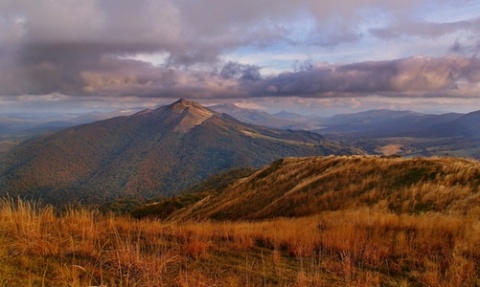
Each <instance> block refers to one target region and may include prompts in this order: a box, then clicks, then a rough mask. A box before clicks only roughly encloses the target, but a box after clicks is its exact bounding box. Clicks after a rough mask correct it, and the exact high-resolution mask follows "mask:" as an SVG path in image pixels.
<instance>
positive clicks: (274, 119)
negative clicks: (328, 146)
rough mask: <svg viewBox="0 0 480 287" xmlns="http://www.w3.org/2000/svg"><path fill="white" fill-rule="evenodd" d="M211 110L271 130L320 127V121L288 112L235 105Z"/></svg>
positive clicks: (215, 107)
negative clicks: (271, 112)
mask: <svg viewBox="0 0 480 287" xmlns="http://www.w3.org/2000/svg"><path fill="white" fill-rule="evenodd" d="M209 108H210V109H212V110H214V111H216V112H219V113H225V114H228V115H230V116H232V117H234V118H236V119H238V120H239V121H242V122H245V123H249V124H254V125H261V126H266V127H270V128H278V129H297V130H312V129H315V128H319V127H320V124H319V123H318V121H316V120H315V119H313V118H308V117H304V116H302V115H299V114H295V113H290V112H287V111H281V112H279V113H276V114H269V113H267V112H264V111H261V110H256V109H246V108H240V107H238V106H237V105H235V104H220V105H215V106H210V107H209Z"/></svg>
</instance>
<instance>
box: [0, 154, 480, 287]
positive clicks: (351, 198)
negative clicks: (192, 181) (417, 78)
mask: <svg viewBox="0 0 480 287" xmlns="http://www.w3.org/2000/svg"><path fill="white" fill-rule="evenodd" d="M251 172H252V171H251V170H236V171H231V172H228V173H223V174H220V175H216V176H215V177H212V178H210V179H209V180H207V181H205V182H203V183H202V184H200V185H197V186H196V187H195V188H193V189H191V190H190V191H191V192H190V193H185V194H182V195H181V196H178V197H173V198H170V199H168V200H167V201H163V203H162V204H163V206H161V207H162V208H161V209H160V210H163V211H168V210H167V209H166V208H171V210H173V213H172V214H171V215H170V220H158V219H154V220H152V219H150V218H144V219H133V218H131V217H129V216H114V215H111V214H106V215H105V214H102V213H100V212H98V210H96V209H85V208H81V209H73V208H71V207H70V208H67V209H66V210H64V211H62V212H58V211H56V210H55V209H54V208H52V207H51V206H43V205H40V204H37V203H32V202H25V201H22V200H12V199H0V229H1V230H2V235H1V236H0V242H1V244H0V255H2V256H0V286H120V287H123V286H125V287H127V286H128V287H130V286H139V287H140V286H178V287H185V286H222V287H223V286H225V287H228V286H296V287H306V286H358V287H363V286H364V287H366V286H389V287H400V286H413V287H431V286H449V287H461V286H479V285H480V268H479V266H480V251H479V248H478V242H479V241H480V222H479V220H478V218H479V216H480V209H479V207H478V206H479V203H480V195H479V188H480V182H479V181H480V168H479V164H478V162H475V161H468V160H460V159H453V158H442V159H424V158H416V159H401V158H378V157H359V156H353V157H333V156H332V157H330V156H329V157H307V158H286V159H282V160H278V161H275V162H274V163H272V164H270V165H268V166H266V167H264V168H262V169H260V170H258V171H256V172H255V173H253V174H252V173H251ZM162 204H160V205H162ZM168 204H170V205H168ZM149 206H155V204H154V203H153V202H150V203H149ZM185 206H187V207H185ZM175 209H176V211H175ZM151 215H152V214H150V216H151ZM302 215H305V216H302Z"/></svg>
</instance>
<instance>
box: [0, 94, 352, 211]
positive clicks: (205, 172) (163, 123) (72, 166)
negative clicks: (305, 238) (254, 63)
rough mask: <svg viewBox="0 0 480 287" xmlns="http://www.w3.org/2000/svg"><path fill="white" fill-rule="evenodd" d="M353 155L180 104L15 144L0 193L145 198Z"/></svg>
mask: <svg viewBox="0 0 480 287" xmlns="http://www.w3.org/2000/svg"><path fill="white" fill-rule="evenodd" d="M359 152H361V151H359V150H358V149H354V148H351V147H349V146H345V145H341V144H338V143H335V142H332V141H329V140H326V139H325V138H324V137H322V136H320V135H318V134H315V133H310V132H303V131H288V130H287V131H283V130H275V129H269V128H262V127H259V126H251V125H248V124H244V123H242V122H239V121H238V120H235V119H233V118H232V117H230V116H228V115H225V114H219V113H216V112H214V111H212V110H209V109H207V108H205V107H203V106H201V105H200V104H198V103H195V102H191V101H187V100H184V99H181V100H179V101H177V102H175V103H173V104H171V105H168V106H163V107H160V108H158V109H155V110H144V111H141V112H138V113H136V114H134V115H131V116H123V117H116V118H113V119H108V120H104V121H98V122H95V123H92V124H86V125H81V126H76V127H73V128H69V129H65V130H63V131H60V132H57V133H55V134H53V135H49V136H44V137H41V138H36V139H33V140H30V141H27V142H25V143H23V144H21V145H19V146H17V147H15V148H14V149H12V150H10V151H9V152H8V153H5V154H3V155H1V158H0V162H1V167H0V190H1V194H3V195H5V194H10V195H12V196H21V197H26V198H42V200H43V201H45V202H47V203H55V204H65V203H70V202H83V203H102V202H105V201H107V200H112V199H116V198H119V197H127V196H129V197H134V198H139V199H146V198H151V197H154V196H158V195H168V194H175V193H177V192H179V191H180V190H182V189H184V188H186V187H187V186H189V185H191V184H193V183H196V182H199V181H200V180H202V179H204V178H207V177H208V176H210V175H212V174H215V173H217V172H219V171H224V170H228V169H232V168H237V167H260V166H263V165H265V164H267V163H269V162H272V161H273V160H276V159H279V158H282V157H286V156H312V155H329V154H353V153H359Z"/></svg>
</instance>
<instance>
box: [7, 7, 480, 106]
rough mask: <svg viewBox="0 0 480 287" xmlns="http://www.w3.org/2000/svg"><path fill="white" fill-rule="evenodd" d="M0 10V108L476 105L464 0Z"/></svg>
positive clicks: (477, 87) (478, 77)
mask: <svg viewBox="0 0 480 287" xmlns="http://www.w3.org/2000/svg"><path fill="white" fill-rule="evenodd" d="M72 13H75V17H69V16H70V15H71V14H72ZM0 18H1V19H2V21H0V32H1V33H0V113H7V112H12V111H13V112H18V113H49V112H55V111H64V112H65V113H86V112H89V111H101V112H105V111H114V110H119V109H129V108H137V107H141V108H152V107H155V106H160V105H165V104H168V103H170V102H172V101H173V100H172V99H176V98H182V97H183V98H188V99H191V100H194V101H197V102H199V103H201V104H203V105H211V104H216V103H219V104H220V103H234V104H237V105H239V106H240V107H245V108H257V109H261V110H265V111H267V112H269V113H275V111H277V112H278V111H281V110H287V111H291V112H295V113H300V114H305V115H309V114H310V115H311V114H320V115H334V114H339V113H356V112H361V111H367V110H372V109H390V110H412V111H416V112H421V113H443V112H459V113H468V112H472V111H476V110H480V101H479V99H480V73H479V72H478V71H480V59H479V58H478V50H479V48H480V37H479V36H478V35H479V33H478V32H480V25H479V23H480V3H479V2H476V1H471V0H461V1H455V2H454V3H450V2H449V1H444V0H423V1H410V0H408V1H402V2H401V3H399V2H393V1H367V0H361V1H347V2H342V3H339V2H338V1H332V0H325V1H321V2H319V1H313V0H302V1H297V2H294V3H289V2H281V3H279V2H276V1H272V0H268V1H267V2H262V3H260V4H259V3H257V2H255V1H237V0H235V1H229V2H228V3H225V2H222V1H218V0H203V1H190V0H189V1H184V2H176V1H171V0H151V1H145V2H140V3H139V2H136V1H131V0H121V1H118V0H117V1H113V0H95V1H88V2H85V1H80V0H73V1H68V2H62V3H54V2H47V3H34V2H31V1H11V0H7V1H3V2H1V3H0Z"/></svg>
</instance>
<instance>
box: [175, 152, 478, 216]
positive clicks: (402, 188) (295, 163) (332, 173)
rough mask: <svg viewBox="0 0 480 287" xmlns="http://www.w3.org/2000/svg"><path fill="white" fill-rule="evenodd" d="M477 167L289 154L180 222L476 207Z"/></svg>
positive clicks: (186, 212)
mask: <svg viewBox="0 0 480 287" xmlns="http://www.w3.org/2000/svg"><path fill="white" fill-rule="evenodd" d="M479 189H480V164H478V162H476V161H469V160H462V159H453V158H414V159H403V158H380V157H363V156H352V157H335V156H328V157H308V158H286V159H281V160H278V161H275V162H274V163H272V164H270V165H268V166H266V167H264V168H262V169H260V170H258V171H257V172H255V173H254V174H253V175H251V176H249V177H246V178H243V179H240V180H236V181H232V183H231V184H230V186H229V187H228V188H226V189H224V190H223V191H222V192H220V193H209V194H207V195H206V196H204V197H203V198H199V200H200V199H201V200H200V201H198V202H196V203H195V204H192V205H190V206H189V207H188V208H183V209H180V210H177V211H176V212H174V213H172V214H171V215H170V218H175V219H216V220H260V219H267V218H274V217H298V216H309V215H314V214H319V213H320V212H324V211H335V210H347V209H352V208H361V207H365V206H368V207H371V208H381V209H386V210H388V211H390V212H394V213H409V214H415V213H423V212H441V213H449V214H455V213H458V214H464V213H469V212H474V211H475V210H476V208H477V206H478V204H479V203H480V196H479V194H478V191H479Z"/></svg>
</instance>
